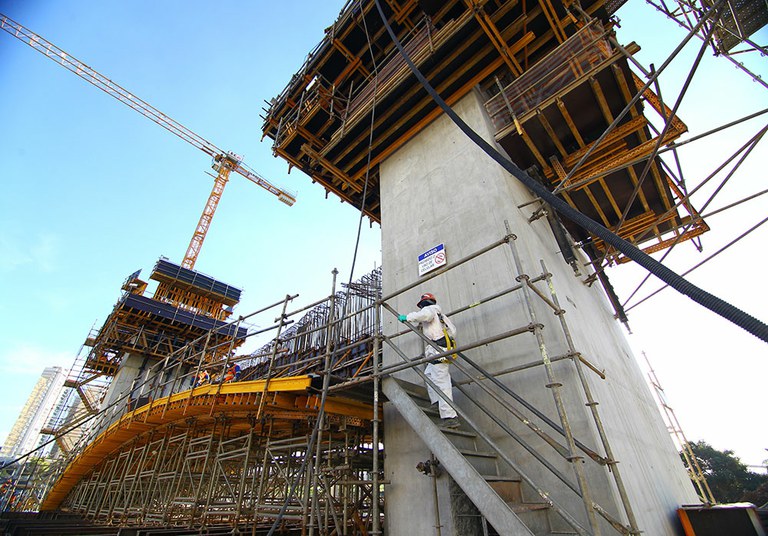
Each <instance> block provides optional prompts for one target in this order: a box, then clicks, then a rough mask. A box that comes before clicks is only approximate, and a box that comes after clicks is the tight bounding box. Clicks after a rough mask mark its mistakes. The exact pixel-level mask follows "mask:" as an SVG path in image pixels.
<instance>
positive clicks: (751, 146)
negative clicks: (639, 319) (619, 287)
mask: <svg viewBox="0 0 768 536" xmlns="http://www.w3.org/2000/svg"><path fill="white" fill-rule="evenodd" d="M766 132H768V125H766V126H764V127H763V128H762V129H761V130H760V132H758V133H757V134H755V136H753V137H752V139H750V140H749V141H748V142H747V143H746V144H744V145H742V146H741V148H739V149H738V150H737V151H736V152H735V153H733V155H731V156H730V157H729V158H727V159H726V161H725V162H723V163H722V164H721V165H720V166H719V167H718V168H717V169H716V170H715V171H714V172H712V173H711V174H710V175H709V176H708V177H707V178H706V179H704V181H702V183H701V184H699V185H698V186H697V187H696V188H694V190H693V191H692V192H691V194H689V197H690V195H692V194H694V193H695V192H696V191H698V190H699V188H701V187H702V186H704V184H706V183H708V182H709V181H710V180H711V179H713V178H714V177H715V176H716V175H717V174H718V173H719V172H720V171H722V170H723V169H724V168H725V166H726V165H728V164H729V163H730V162H731V161H732V160H733V159H734V158H736V155H737V154H739V153H740V152H742V151H744V154H743V155H742V156H741V158H740V159H739V161H738V162H737V163H736V164H735V165H734V166H733V168H732V169H731V170H730V171H729V172H728V174H727V175H726V177H725V178H724V179H723V180H722V181H721V182H720V184H719V185H718V187H717V188H716V189H715V191H714V192H713V193H712V194H711V195H710V197H709V199H708V200H707V201H706V202H705V203H704V205H703V206H702V208H701V210H702V211H703V210H705V209H706V208H707V207H708V206H709V204H710V203H711V202H712V201H714V199H715V196H716V195H717V194H718V193H719V192H720V190H721V189H722V188H723V187H724V186H725V184H726V183H727V182H728V181H729V180H730V179H731V177H733V175H734V174H735V173H736V171H737V170H738V169H739V168H740V167H741V165H742V164H743V163H744V161H745V160H746V159H747V157H748V156H749V154H750V153H751V152H752V150H753V149H754V148H755V147H756V146H757V144H758V142H759V141H760V140H761V139H762V138H763V136H764V135H765V133H766ZM745 149H746V150H745ZM676 206H677V205H676ZM670 210H672V209H670ZM667 212H669V211H667ZM693 223H694V222H690V223H689V224H688V225H686V226H685V228H684V231H685V230H687V229H688V228H690V226H691V225H693ZM758 226H759V225H758ZM749 232H751V230H750V231H748V232H747V233H746V234H749ZM746 234H744V235H742V236H740V237H739V238H738V239H737V241H738V240H740V239H741V238H743V237H744V236H746ZM641 236H642V235H641ZM681 238H682V234H680V235H679V236H678V237H676V238H675V240H674V242H673V243H672V245H671V246H670V247H669V248H668V249H667V251H666V252H664V255H662V257H661V261H663V260H664V259H666V258H667V256H668V255H669V254H670V253H671V252H672V249H673V248H674V247H675V246H676V245H677V244H678V243H679V241H680V239H681ZM700 264H703V262H702V263H700ZM687 273H688V272H686V274H687ZM650 276H651V274H646V276H645V277H644V278H643V280H642V281H641V282H640V284H639V285H638V286H637V288H635V290H634V291H632V293H631V294H630V295H629V297H628V298H627V299H626V300H624V303H623V304H622V307H625V306H626V304H627V303H629V301H630V300H631V299H632V298H633V297H634V296H635V294H637V293H638V292H639V291H640V289H641V288H642V287H643V285H645V283H646V282H647V281H648V279H649V278H650ZM665 286H666V285H665ZM661 288H664V287H661ZM659 290H661V289H659ZM647 298H650V296H648V297H646V298H644V300H645V299H647ZM638 303H639V302H638ZM635 305H638V304H635Z"/></svg>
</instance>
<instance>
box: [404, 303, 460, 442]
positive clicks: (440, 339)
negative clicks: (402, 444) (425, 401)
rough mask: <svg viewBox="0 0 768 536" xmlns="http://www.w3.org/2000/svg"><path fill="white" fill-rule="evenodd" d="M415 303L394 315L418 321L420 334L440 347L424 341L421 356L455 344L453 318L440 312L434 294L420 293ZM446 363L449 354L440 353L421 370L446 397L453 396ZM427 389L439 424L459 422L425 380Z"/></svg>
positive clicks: (433, 353)
mask: <svg viewBox="0 0 768 536" xmlns="http://www.w3.org/2000/svg"><path fill="white" fill-rule="evenodd" d="M417 306H418V307H419V310H418V311H415V312H413V313H408V314H407V315H400V316H398V317H397V318H398V320H400V322H419V323H421V327H422V331H423V333H424V336H425V337H427V338H428V339H429V340H431V341H434V342H435V343H436V344H437V345H438V346H439V347H440V350H437V349H435V348H434V347H433V346H431V345H427V347H426V349H425V351H424V357H430V356H433V355H437V354H438V353H442V352H445V351H446V350H447V349H448V348H449V347H450V348H454V347H455V346H456V345H455V342H454V340H453V339H454V337H455V336H456V326H454V325H453V322H451V320H450V319H449V318H448V317H447V316H445V315H444V314H443V311H442V309H440V306H439V305H437V300H436V299H435V296H434V295H432V294H430V293H429V292H427V293H425V294H422V295H421V299H420V300H419V303H418V304H417ZM449 363H450V357H443V358H441V359H436V360H434V361H430V362H429V363H428V364H427V367H426V369H425V370H424V374H426V376H427V378H429V379H430V381H432V383H434V384H435V385H436V386H437V388H438V389H440V391H442V392H443V393H444V394H445V396H446V397H448V398H449V399H450V400H453V386H452V385H451V373H450V370H449ZM427 393H428V394H429V401H430V402H431V403H432V404H434V403H435V402H437V407H438V409H439V410H440V419H441V421H442V426H444V427H447V428H458V427H459V425H460V423H459V418H458V416H457V415H456V411H455V410H454V409H453V408H452V407H451V406H450V405H449V404H448V402H446V401H445V400H444V399H443V398H442V397H441V396H440V395H438V394H437V393H436V392H435V391H434V389H432V387H431V386H430V385H429V384H427Z"/></svg>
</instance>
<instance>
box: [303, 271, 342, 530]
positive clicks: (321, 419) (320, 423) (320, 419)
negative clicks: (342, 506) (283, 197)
mask: <svg viewBox="0 0 768 536" xmlns="http://www.w3.org/2000/svg"><path fill="white" fill-rule="evenodd" d="M332 274H333V286H332V289H331V296H330V307H329V310H328V324H327V330H328V331H327V333H326V338H325V365H324V367H323V370H324V372H325V376H324V377H323V391H322V395H321V403H320V411H319V412H318V415H317V422H316V423H315V430H316V433H317V440H316V446H315V465H314V469H313V473H312V498H313V500H312V506H313V508H318V507H319V505H318V502H317V501H318V497H317V495H318V493H317V488H318V478H319V477H320V474H321V473H320V462H321V459H320V448H321V447H322V444H323V428H324V426H325V411H324V409H325V398H326V397H327V396H328V387H329V386H330V384H331V365H332V359H331V358H332V355H333V354H332V352H331V341H332V340H333V320H334V316H335V313H336V275H337V274H338V272H337V271H336V269H334V270H333V272H332ZM316 514H317V515H318V516H319V512H317V511H316ZM309 536H314V517H313V518H312V521H311V522H310V525H309Z"/></svg>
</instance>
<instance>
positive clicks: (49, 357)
mask: <svg viewBox="0 0 768 536" xmlns="http://www.w3.org/2000/svg"><path fill="white" fill-rule="evenodd" d="M74 358H75V356H74V355H72V353H71V352H62V351H56V352H51V351H50V350H47V349H45V348H42V347H40V346H36V345H34V344H26V343H23V344H18V345H16V346H14V347H12V348H10V349H5V350H3V351H2V353H0V374H2V375H3V376H6V377H9V375H14V376H19V375H25V376H31V377H33V378H36V377H38V376H39V375H40V374H41V373H42V372H43V369H45V368H46V367H54V366H58V367H62V368H63V369H64V370H67V371H68V370H69V367H70V366H72V362H73V361H74Z"/></svg>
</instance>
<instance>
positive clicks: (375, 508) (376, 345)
mask: <svg viewBox="0 0 768 536" xmlns="http://www.w3.org/2000/svg"><path fill="white" fill-rule="evenodd" d="M380 298H381V290H380V289H378V288H377V289H376V308H375V309H374V311H375V312H374V315H375V322H376V335H375V337H374V339H373V423H372V424H373V431H372V435H373V437H372V442H371V451H372V453H373V463H372V470H373V475H372V480H373V490H372V493H371V502H372V505H371V506H372V512H371V515H372V516H373V525H372V526H371V534H372V535H373V536H377V535H380V534H381V526H380V520H379V493H380V490H379V389H381V385H380V382H381V377H380V368H381V328H380V326H381V306H380V305H379V303H380Z"/></svg>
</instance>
